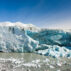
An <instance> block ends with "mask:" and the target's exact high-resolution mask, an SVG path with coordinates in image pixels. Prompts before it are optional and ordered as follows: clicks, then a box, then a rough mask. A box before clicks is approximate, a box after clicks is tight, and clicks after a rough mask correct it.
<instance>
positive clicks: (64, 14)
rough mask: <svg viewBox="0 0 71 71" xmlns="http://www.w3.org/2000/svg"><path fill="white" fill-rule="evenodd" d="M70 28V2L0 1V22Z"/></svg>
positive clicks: (37, 0)
mask: <svg viewBox="0 0 71 71" xmlns="http://www.w3.org/2000/svg"><path fill="white" fill-rule="evenodd" d="M5 21H10V22H17V21H18V22H23V23H26V24H28V23H32V24H34V25H37V26H39V27H47V28H54V27H55V28H61V27H63V28H71V27H70V26H71V0H0V22H5Z"/></svg>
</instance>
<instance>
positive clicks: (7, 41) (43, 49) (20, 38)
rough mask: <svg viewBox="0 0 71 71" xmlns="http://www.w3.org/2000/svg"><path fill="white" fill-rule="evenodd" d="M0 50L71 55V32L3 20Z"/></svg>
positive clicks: (57, 55) (0, 31)
mask: <svg viewBox="0 0 71 71" xmlns="http://www.w3.org/2000/svg"><path fill="white" fill-rule="evenodd" d="M0 51H2V52H33V53H37V54H41V55H45V56H51V57H54V58H59V57H71V32H70V30H69V31H68V30H67V31H65V30H61V29H60V30H59V29H57V30H52V29H42V28H39V27H36V26H35V25H32V24H23V23H21V22H16V23H11V22H1V23H0ZM36 62H39V61H38V60H37V61H36Z"/></svg>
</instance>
